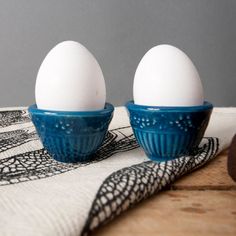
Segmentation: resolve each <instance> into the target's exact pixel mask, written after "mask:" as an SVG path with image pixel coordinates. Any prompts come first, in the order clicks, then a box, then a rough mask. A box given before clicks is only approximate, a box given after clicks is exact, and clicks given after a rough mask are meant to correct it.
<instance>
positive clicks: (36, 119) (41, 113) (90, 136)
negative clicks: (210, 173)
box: [28, 103, 114, 163]
mask: <svg viewBox="0 0 236 236" xmlns="http://www.w3.org/2000/svg"><path fill="white" fill-rule="evenodd" d="M28 111H29V114H30V116H31V120H32V122H33V124H34V126H35V128H36V130H37V133H38V135H39V137H40V140H41V141H42V143H43V146H44V148H45V149H46V150H47V151H48V153H49V154H50V155H51V156H52V157H53V158H54V159H55V160H57V161H60V162H66V163H75V162H87V161H90V160H91V155H92V154H94V153H95V152H96V151H97V149H98V148H99V147H100V146H101V144H102V143H103V140H104V138H105V136H106V133H107V130H108V126H109V124H110V122H111V120H112V117H113V111H114V107H113V105H112V104H109V103H106V104H105V107H104V109H102V110H96V111H79V112H70V111H50V110H41V109H38V108H37V106H36V105H32V106H30V107H29V108H28Z"/></svg>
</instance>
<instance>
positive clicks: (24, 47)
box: [0, 0, 236, 106]
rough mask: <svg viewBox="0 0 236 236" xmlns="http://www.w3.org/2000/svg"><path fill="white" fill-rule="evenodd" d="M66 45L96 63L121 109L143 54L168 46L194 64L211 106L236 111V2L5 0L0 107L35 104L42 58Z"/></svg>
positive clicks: (0, 25)
mask: <svg viewBox="0 0 236 236" xmlns="http://www.w3.org/2000/svg"><path fill="white" fill-rule="evenodd" d="M68 39H71V40H75V41H79V42H81V43H82V44H84V45H85V46H86V47H87V48H88V49H89V50H90V51H91V52H92V53H93V54H94V55H95V56H96V58H97V59H98V61H99V63H100V65H101V67H102V69H103V72H104V76H105V79H106V86H107V100H108V101H109V102H112V103H113V104H115V105H121V104H124V103H125V101H127V100H129V99H131V98H132V83H133V76H134V72H135V69H136V67H137V65H138V63H139V60H140V59H141V58H142V56H143V55H144V53H145V52H146V51H147V50H148V49H150V48H151V47H153V46H155V45H157V44H161V43H168V44H172V45H175V46H177V47H179V48H181V49H182V50H183V51H185V52H186V53H187V54H188V55H189V57H190V58H191V59H192V60H193V62H194V63H195V65H196V67H197V68H198V70H199V73H200V75H201V78H202V82H203V85H204V89H205V97H206V99H207V100H209V101H211V102H213V103H214V104H215V105H218V106H236V93H235V90H236V59H235V58H236V1H235V0H224V1H222V0H165V1H164V0H163V1H161V0H96V1H95V0H94V1H92V0H83V1H82V0H77V1H75V0H74V1H73V0H37V1H36V0H34V1H33V0H28V1H27V0H0V106H14V105H29V104H31V103H33V102H34V84H35V78H36V75H37V71H38V68H39V66H40V64H41V62H42V60H43V58H44V57H45V55H46V54H47V52H48V51H49V50H50V49H51V48H52V47H53V46H54V45H56V44H57V43H59V42H61V41H63V40H68Z"/></svg>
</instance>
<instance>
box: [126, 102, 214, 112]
mask: <svg viewBox="0 0 236 236" xmlns="http://www.w3.org/2000/svg"><path fill="white" fill-rule="evenodd" d="M125 106H126V108H128V109H130V110H136V111H147V112H148V111H150V112H199V111H207V110H212V109H213V104H212V103H210V102H208V101H204V103H203V105H198V106H147V105H138V104H135V103H134V101H133V100H130V101H128V102H127V103H126V104H125Z"/></svg>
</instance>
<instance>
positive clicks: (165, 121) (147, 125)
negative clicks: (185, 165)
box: [126, 101, 213, 161]
mask: <svg viewBox="0 0 236 236" xmlns="http://www.w3.org/2000/svg"><path fill="white" fill-rule="evenodd" d="M126 108H127V109H128V111H129V115H130V123H131V126H132V129H133V132H134V135H135V137H136V139H137V141H138V143H139V145H140V146H141V147H142V148H143V150H144V151H145V153H146V155H147V156H148V157H149V158H150V159H151V160H154V161H168V160H172V159H175V158H178V157H180V156H183V155H191V154H194V152H195V151H196V149H197V147H198V145H199V143H200V142H201V139H202V137H203V135H204V132H205V130H206V128H207V125H208V122H209V119H210V116H211V113H212V109H213V105H212V104H211V103H209V102H204V104H203V105H202V106H192V107H157V106H142V105H136V104H134V102H133V101H129V102H127V103H126Z"/></svg>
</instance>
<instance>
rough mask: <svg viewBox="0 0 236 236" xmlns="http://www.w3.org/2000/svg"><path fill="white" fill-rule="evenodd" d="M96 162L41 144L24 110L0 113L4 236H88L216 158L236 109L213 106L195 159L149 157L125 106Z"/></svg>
mask: <svg viewBox="0 0 236 236" xmlns="http://www.w3.org/2000/svg"><path fill="white" fill-rule="evenodd" d="M109 130H110V132H109V135H108V136H107V139H106V142H105V143H104V145H103V147H101V148H100V150H99V151H98V152H97V154H96V156H95V157H94V158H95V159H94V161H92V162H91V163H87V164H63V163H59V162H56V161H55V160H53V159H52V158H51V157H50V156H49V155H48V154H47V152H46V151H45V150H44V149H43V147H42V144H41V142H40V141H39V139H38V136H37V134H36V133H35V129H34V127H33V125H32V123H31V122H30V119H29V117H28V113H27V112H26V110H25V109H24V108H3V109H1V110H0V235H4V236H5V235H6V236H8V235H11V236H12V235H18V236H19V235H24V236H27V235H34V236H39V235H44V236H45V235H50V236H53V235H58V236H60V235H63V236H64V235H76V236H77V235H80V234H83V235H86V234H87V233H88V232H90V231H92V230H93V229H94V228H96V227H97V226H99V225H100V224H103V223H104V222H107V221H109V220H111V219H112V218H114V217H115V216H116V215H118V214H119V213H120V212H122V211H124V210H126V209H128V208H129V207H130V206H131V205H132V204H136V203H138V202H139V201H141V200H142V199H144V198H146V197H148V196H150V195H152V194H154V193H156V192H158V191H159V190H161V189H162V188H163V187H164V186H165V185H167V184H170V183H171V182H173V181H174V180H175V179H177V178H179V177H180V176H181V175H183V174H186V173H188V172H190V171H192V170H194V169H196V168H198V167H200V166H201V165H203V164H205V163H206V162H208V161H209V160H211V159H212V158H214V157H215V156H216V155H217V154H218V153H219V152H220V151H222V150H223V149H224V148H227V147H228V146H229V144H230V141H231V139H232V137H233V135H234V134H235V133H236V108H215V109H214V111H213V114H212V117H211V120H210V123H209V126H208V129H207V131H206V133H205V136H206V137H209V138H204V139H203V141H202V143H201V145H200V149H199V153H198V154H197V155H196V156H194V157H181V158H179V159H177V160H174V161H169V162H166V163H155V162H152V161H150V160H149V159H148V158H147V157H146V156H145V154H144V152H143V151H142V149H141V148H139V147H138V145H137V143H136V141H135V139H134V136H133V134H132V130H131V128H130V127H129V119H128V116H127V113H126V110H125V108H124V107H118V108H116V109H115V113H114V118H113V120H112V123H111V125H110V127H109Z"/></svg>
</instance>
